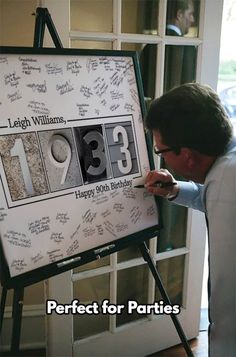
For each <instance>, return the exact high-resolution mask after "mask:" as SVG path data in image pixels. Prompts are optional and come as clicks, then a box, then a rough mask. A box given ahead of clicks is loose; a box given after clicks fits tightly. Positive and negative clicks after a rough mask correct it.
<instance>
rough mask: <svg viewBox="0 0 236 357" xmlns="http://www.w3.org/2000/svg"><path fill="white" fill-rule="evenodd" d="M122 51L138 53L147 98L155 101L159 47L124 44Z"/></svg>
mask: <svg viewBox="0 0 236 357" xmlns="http://www.w3.org/2000/svg"><path fill="white" fill-rule="evenodd" d="M121 49H122V50H128V51H137V52H138V56H139V65H140V71H141V77H142V82H143V89H144V96H145V98H146V99H147V98H152V99H154V96H155V80H156V61H157V50H158V47H157V45H153V44H143V43H122V45H121Z"/></svg>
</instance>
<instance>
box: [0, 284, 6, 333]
mask: <svg viewBox="0 0 236 357" xmlns="http://www.w3.org/2000/svg"><path fill="white" fill-rule="evenodd" d="M6 297H7V288H5V287H4V286H3V288H2V296H1V310H0V334H1V331H2V324H3V316H4V311H5V305H6Z"/></svg>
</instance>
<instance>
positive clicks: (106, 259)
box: [73, 255, 110, 273]
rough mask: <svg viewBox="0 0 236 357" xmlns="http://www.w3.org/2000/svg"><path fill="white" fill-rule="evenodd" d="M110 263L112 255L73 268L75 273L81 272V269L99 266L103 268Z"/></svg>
mask: <svg viewBox="0 0 236 357" xmlns="http://www.w3.org/2000/svg"><path fill="white" fill-rule="evenodd" d="M109 264H110V256H109V255H108V256H106V257H104V258H101V259H98V260H94V261H93V262H90V263H87V264H84V265H81V266H80V267H78V268H75V269H74V270H73V272H74V273H79V272H81V271H86V270H91V269H97V268H101V267H104V266H106V265H109Z"/></svg>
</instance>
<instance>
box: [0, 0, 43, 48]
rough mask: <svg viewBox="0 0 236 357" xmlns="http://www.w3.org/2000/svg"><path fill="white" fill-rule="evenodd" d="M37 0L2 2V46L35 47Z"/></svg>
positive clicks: (0, 7) (0, 22)
mask: <svg viewBox="0 0 236 357" xmlns="http://www.w3.org/2000/svg"><path fill="white" fill-rule="evenodd" d="M37 4H38V1H37V0H21V1H18V0H11V1H0V45H1V46H33V40H34V25H35V16H32V13H34V12H35V9H36V8H37Z"/></svg>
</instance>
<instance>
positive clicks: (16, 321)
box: [11, 288, 24, 355]
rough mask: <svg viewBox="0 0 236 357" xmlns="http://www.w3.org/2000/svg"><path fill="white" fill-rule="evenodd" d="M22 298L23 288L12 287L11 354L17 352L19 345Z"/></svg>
mask: <svg viewBox="0 0 236 357" xmlns="http://www.w3.org/2000/svg"><path fill="white" fill-rule="evenodd" d="M23 298H24V288H16V289H14V298H13V310H12V318H13V328H12V337H11V353H12V354H13V355H14V354H17V353H18V352H19V347H20V333H21V319H22V309H23Z"/></svg>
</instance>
